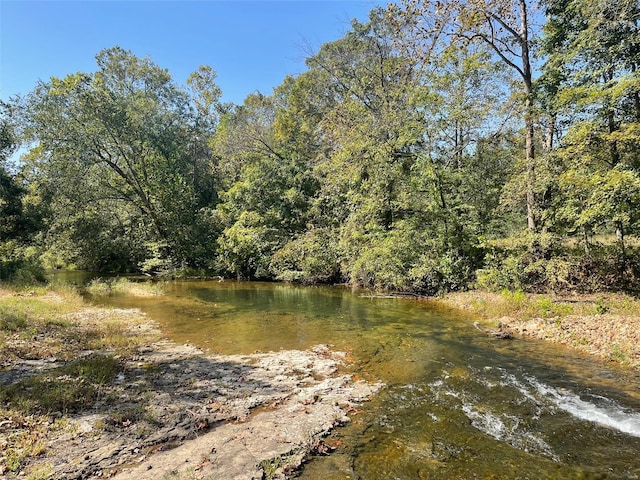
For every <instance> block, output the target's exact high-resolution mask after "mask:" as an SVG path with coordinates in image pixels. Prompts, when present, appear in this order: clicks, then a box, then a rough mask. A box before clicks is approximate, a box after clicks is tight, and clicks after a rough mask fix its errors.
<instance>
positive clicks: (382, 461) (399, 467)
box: [93, 281, 640, 479]
mask: <svg viewBox="0 0 640 480" xmlns="http://www.w3.org/2000/svg"><path fill="white" fill-rule="evenodd" d="M93 301H94V302H96V303H103V304H104V303H107V304H110V305H113V306H118V307H137V308H140V309H142V310H143V311H145V312H147V314H148V315H149V316H150V317H151V318H153V319H154V320H156V321H158V322H159V323H160V324H161V325H162V327H163V330H164V332H165V334H166V335H167V336H168V337H169V338H171V339H173V340H175V341H178V342H188V343H191V344H194V345H197V346H199V347H201V348H204V349H209V350H210V351H212V352H220V353H251V352H255V351H258V350H260V351H269V350H279V349H293V348H295V349H305V348H308V347H310V346H312V345H315V344H318V343H329V344H332V345H333V346H334V347H333V348H334V349H336V350H344V351H348V352H350V353H351V354H352V357H353V359H354V364H353V366H352V367H350V370H352V371H353V372H354V373H357V374H358V375H359V376H362V377H365V378H372V379H379V380H382V381H383V382H385V383H386V384H387V388H386V389H384V390H383V392H382V393H380V394H379V395H378V396H377V397H376V398H374V399H373V400H372V401H371V402H369V403H367V404H365V405H363V406H362V411H360V412H354V413H353V414H352V419H353V421H352V422H351V424H349V425H347V426H345V427H343V428H340V429H337V430H336V431H334V433H333V434H332V436H331V438H330V443H331V444H333V445H339V448H337V450H336V451H335V452H334V453H333V454H332V455H329V456H324V457H314V458H312V459H311V460H310V462H308V463H307V464H306V466H305V468H304V470H303V472H302V473H301V476H300V478H304V479H346V478H350V479H358V478H359V479H422V478H429V479H469V478H495V479H512V478H522V479H525V478H527V479H540V478H585V479H590V478H594V479H595V478H625V479H633V478H640V375H638V374H637V373H636V372H633V371H630V370H625V369H621V368H616V367H614V366H612V365H609V364H605V363H602V362H599V361H597V360H594V359H592V358H589V357H586V356H584V355H581V354H578V353H575V352H572V351H570V350H568V349H566V348H562V347H558V346H554V345H550V344H547V343H545V342H537V341H523V340H518V339H516V340H509V341H505V340H497V339H494V338H490V337H487V336H485V335H483V334H482V333H481V332H479V331H478V330H477V329H476V328H474V326H473V321H472V319H470V318H468V317H467V316H465V315H464V314H460V313H459V312H454V311H446V310H443V309H438V308H436V307H434V306H433V305H430V304H429V303H427V302H423V301H419V300H414V299H391V298H366V297H364V296H363V295H362V294H361V293H358V292H351V291H350V290H347V289H343V288H338V287H298V286H292V285H285V284H270V283H237V282H227V281H225V282H217V281H207V282H202V281H193V282H175V283H171V284H169V286H168V288H167V290H166V295H164V296H162V297H151V298H140V297H128V296H123V295H119V296H112V297H108V298H106V299H105V298H102V299H98V298H95V299H93Z"/></svg>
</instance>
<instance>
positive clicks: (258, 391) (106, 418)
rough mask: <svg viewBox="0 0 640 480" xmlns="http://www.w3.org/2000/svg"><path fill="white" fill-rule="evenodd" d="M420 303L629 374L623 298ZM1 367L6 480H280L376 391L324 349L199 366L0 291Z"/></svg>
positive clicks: (144, 332)
mask: <svg viewBox="0 0 640 480" xmlns="http://www.w3.org/2000/svg"><path fill="white" fill-rule="evenodd" d="M88 288H89V289H90V290H92V291H93V293H94V294H100V293H102V294H108V293H109V292H112V291H120V292H122V291H127V292H130V293H131V294H133V295H142V296H148V295H161V294H162V286H161V285H159V284H157V283H151V282H144V283H137V282H130V281H128V280H122V279H120V280H110V281H95V282H92V283H91V284H90V285H89V287H88ZM427 302H433V303H434V304H436V305H438V306H439V307H444V308H453V309H457V310H463V311H466V312H469V313H471V314H472V315H473V317H475V318H478V319H479V321H478V322H477V323H478V324H480V325H481V326H482V328H481V329H480V330H482V331H486V332H489V331H492V330H493V329H498V331H501V332H509V334H512V335H516V336H519V337H523V338H535V339H543V340H546V341H551V342H555V343H560V344H563V345H566V346H568V347H570V348H575V349H577V350H580V351H582V352H585V353H587V354H590V355H595V356H597V357H599V358H601V359H603V360H604V361H611V362H615V363H617V364H619V365H622V366H625V367H630V368H634V369H638V368H640V348H639V347H638V345H640V342H639V341H638V340H640V338H638V337H639V336H640V316H638V312H639V311H640V302H639V301H638V300H636V299H634V298H632V297H629V296H626V295H622V294H602V295H574V296H550V295H534V294H527V293H523V292H519V291H517V292H508V291H503V292H501V293H491V292H484V291H479V290H476V291H470V292H464V293H451V294H448V295H445V296H443V297H440V298H435V299H427ZM470 320H471V319H470ZM496 341H500V340H496ZM0 358H2V364H1V365H0V383H1V384H2V389H1V390H0V434H1V435H0V474H1V475H3V476H4V477H3V478H8V479H11V478H27V479H32V480H35V479H40V478H60V479H61V478H80V477H82V478H93V477H94V476H102V477H110V478H118V479H127V478H136V480H139V479H141V478H147V477H148V478H152V477H153V478H189V479H193V478H208V477H207V475H209V476H210V475H214V476H215V475H218V476H220V475H222V477H224V478H228V477H229V476H233V475H234V474H235V473H237V472H247V471H249V470H251V471H252V474H256V475H258V477H260V475H263V478H287V476H290V475H291V474H293V473H294V472H295V471H296V469H297V468H299V467H300V465H301V464H302V463H303V462H304V460H305V458H306V457H307V456H309V455H314V454H326V453H328V452H330V451H332V450H333V449H335V448H336V447H337V446H336V445H332V444H330V443H325V441H324V440H323V438H324V436H325V435H326V434H327V433H328V432H329V431H330V430H331V429H332V428H333V427H335V426H337V425H340V424H342V423H344V422H347V421H349V416H352V415H353V414H357V409H356V405H357V403H359V402H361V401H365V400H366V399H368V398H369V397H370V396H371V395H373V394H374V393H375V392H376V391H377V390H378V389H379V388H381V385H380V384H378V383H370V382H369V383H368V382H365V381H362V380H357V381H356V380H355V378H354V377H353V376H352V375H349V374H348V373H344V371H345V369H344V368H343V367H344V366H345V365H348V355H346V354H345V353H342V352H334V351H332V350H331V349H330V347H329V346H326V345H319V346H316V347H314V348H313V349H311V350H308V351H281V352H277V353H273V352H271V353H256V354H252V355H228V356H220V355H210V354H208V353H205V352H203V351H201V350H198V349H197V348H195V347H193V346H190V345H177V344H174V343H172V342H169V341H167V340H166V339H163V338H162V335H161V332H160V331H159V330H158V329H157V326H156V325H155V324H154V323H153V321H152V320H151V319H149V318H147V317H146V316H145V315H144V314H142V313H141V312H140V311H139V310H135V309H126V310H125V309H106V308H95V307H90V306H88V305H87V304H86V303H85V302H84V301H83V299H82V298H81V297H80V295H79V294H78V293H77V291H75V290H72V289H68V288H67V289H65V288H61V287H34V288H32V289H21V290H17V289H13V288H0ZM347 371H348V368H347ZM291 372H295V375H291ZM284 425H286V426H287V428H286V429H284V427H283V426H284ZM283 431H286V432H287V434H286V435H284V434H283V435H284V436H287V435H288V437H287V438H284V437H282V435H281V436H280V437H282V438H280V437H279V436H278V435H280V433H278V432H283ZM274 432H275V433H274ZM239 439H241V441H240V440H239ZM247 449H248V450H249V451H250V453H251V455H249V456H248V457H247V455H246V452H247ZM194 451H195V452H198V454H197V455H195V456H194V454H193V452H194ZM242 452H245V453H244V454H243V453H242ZM243 455H244V457H243ZM196 457H197V458H196ZM256 459H258V460H259V461H256ZM186 460H188V461H186ZM252 469H253V470H255V471H253V470H252ZM234 472H235V473H234ZM163 475H164V476H163ZM247 478H249V477H247Z"/></svg>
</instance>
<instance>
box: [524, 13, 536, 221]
mask: <svg viewBox="0 0 640 480" xmlns="http://www.w3.org/2000/svg"><path fill="white" fill-rule="evenodd" d="M520 48H521V58H522V71H521V73H522V80H523V82H524V94H525V95H526V100H525V113H524V114H525V128H526V130H527V134H526V141H525V144H526V145H525V148H526V152H525V168H526V175H527V225H528V227H529V231H530V232H532V233H536V231H537V228H538V225H537V220H538V219H537V218H536V215H537V212H536V210H537V208H536V207H537V205H536V197H535V185H536V172H535V157H536V154H535V145H534V122H533V119H534V112H533V109H534V105H533V98H532V95H533V73H532V70H531V55H530V52H529V20H528V18H527V3H526V0H520Z"/></svg>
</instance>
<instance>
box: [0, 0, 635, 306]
mask: <svg viewBox="0 0 640 480" xmlns="http://www.w3.org/2000/svg"><path fill="white" fill-rule="evenodd" d="M639 22H640V6H639V4H638V1H637V0H615V1H614V0H597V1H594V0H543V2H542V4H538V3H534V2H533V1H532V0H403V1H399V2H397V3H395V4H390V5H389V6H388V7H387V8H376V9H374V10H372V11H371V12H370V15H369V20H368V21H367V22H365V23H359V22H357V21H354V22H352V25H351V29H350V31H349V32H348V33H346V35H344V37H343V38H340V39H337V40H335V41H333V42H330V43H326V44H324V45H322V46H321V47H320V48H319V49H318V50H317V51H315V52H313V53H310V54H309V56H308V58H307V59H306V66H307V68H306V70H305V71H304V72H303V73H301V74H299V75H297V76H295V77H294V76H290V77H287V78H284V79H283V81H282V83H281V85H279V86H278V87H277V88H275V89H274V90H273V92H271V94H263V93H259V92H256V93H254V94H251V95H249V96H248V97H247V98H246V99H245V100H244V102H243V103H242V104H241V105H235V104H228V103H224V102H223V101H222V92H221V90H220V88H219V87H218V86H217V84H216V73H215V70H214V69H213V68H211V67H209V66H201V67H199V68H198V69H197V70H196V71H195V72H194V73H193V74H192V75H191V76H190V77H189V79H188V81H187V82H186V85H178V84H176V82H175V81H174V80H173V79H172V77H171V75H170V73H169V72H168V71H167V70H166V69H164V68H162V67H161V66H159V65H156V64H155V63H154V62H153V61H152V59H150V58H148V57H145V58H139V57H137V56H135V55H134V54H133V53H132V52H130V51H128V50H126V49H123V48H120V47H117V46H116V47H112V48H108V49H105V50H103V51H101V52H99V53H98V54H97V56H96V65H97V68H96V70H95V71H94V72H87V73H72V74H69V75H67V76H66V77H64V78H51V79H50V80H48V81H41V82H39V83H38V84H37V85H35V86H34V88H33V90H32V91H31V92H30V93H28V94H26V95H24V96H20V97H15V98H12V99H11V100H9V101H6V102H2V104H1V112H0V113H1V117H0V280H11V281H14V282H18V283H20V282H24V283H28V282H34V281H38V280H40V279H42V278H43V273H44V271H45V269H60V268H64V269H85V270H91V271H98V272H119V273H125V272H138V273H145V274H149V275H154V276H155V275H169V276H207V275H220V276H223V277H225V278H238V279H264V280H280V281H295V282H302V283H307V284H313V283H346V284H349V285H352V286H361V287H367V288H375V289H384V290H392V291H397V292H407V293H415V294H424V295H436V294H439V293H443V292H449V291H457V290H467V289H471V288H486V289H492V290H501V289H511V290H517V289H521V290H524V291H532V292H540V291H604V290H625V291H637V290H638V288H639V287H640V282H639V280H640V240H639V238H638V228H640V72H639V71H638V69H639V68H640V24H639ZM19 148H20V149H21V151H25V152H26V153H24V154H23V155H21V157H20V160H19V162H15V161H14V160H13V159H14V158H15V155H14V154H15V152H16V151H17V150H18V149H19Z"/></svg>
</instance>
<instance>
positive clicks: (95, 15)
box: [0, 0, 386, 103]
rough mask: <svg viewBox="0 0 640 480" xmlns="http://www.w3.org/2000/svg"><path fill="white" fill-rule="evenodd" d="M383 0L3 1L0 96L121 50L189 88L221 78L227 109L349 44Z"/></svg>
mask: <svg viewBox="0 0 640 480" xmlns="http://www.w3.org/2000/svg"><path fill="white" fill-rule="evenodd" d="M385 4H386V2H383V1H378V0H343V1H340V0H334V1H329V0H325V1H307V0H297V1H294V0H289V1H269V0H262V1H240V0H236V1H214V0H199V1H167V0H165V1H150V0H138V1H93V0H84V1H78V0H76V1H59V0H48V1H31V0H0V98H2V99H5V100H6V99H8V98H9V97H10V96H12V95H16V94H26V93H28V92H29V91H30V90H32V89H33V87H34V86H35V85H36V82H37V81H38V80H48V79H49V78H50V77H51V76H57V77H63V76H65V75H67V74H70V73H75V72H79V71H81V72H92V71H95V69H96V64H95V58H94V57H95V55H96V54H97V53H98V52H99V51H100V50H102V49H104V48H109V47H113V46H115V45H119V46H121V47H123V48H125V49H127V50H131V51H132V52H133V53H134V54H135V55H137V56H139V57H145V56H150V57H151V59H152V60H153V61H154V62H155V63H156V64H157V65H159V66H161V67H163V68H167V69H168V70H169V72H170V73H171V74H172V76H173V78H174V79H175V80H176V82H178V83H180V84H184V82H185V81H186V79H187V77H188V76H189V74H190V73H191V72H192V71H194V70H196V69H197V68H198V66H199V65H210V66H211V67H213V68H214V70H215V71H216V72H217V74H218V82H217V83H218V85H219V86H220V87H221V88H222V92H223V99H224V100H225V101H230V102H235V103H242V101H243V99H244V98H245V97H246V96H247V95H248V94H249V93H251V92H254V91H256V90H259V91H261V92H262V93H265V94H270V93H271V91H272V89H273V88H274V87H276V86H277V85H279V84H280V83H282V80H284V78H285V76H286V75H288V74H293V75H295V74H298V73H301V72H303V71H304V70H305V66H304V59H305V57H306V56H307V52H308V48H311V49H314V50H317V48H318V47H319V46H320V45H321V44H323V43H325V42H329V41H332V40H336V39H338V38H340V37H342V36H343V35H344V34H345V33H346V32H347V31H348V30H349V28H350V24H349V22H350V20H351V19H352V18H357V19H359V20H361V21H365V20H366V19H367V14H368V12H369V10H371V9H372V8H374V7H375V6H376V5H385Z"/></svg>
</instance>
